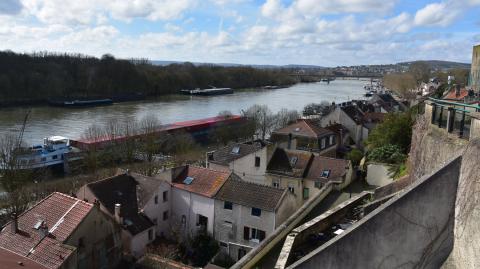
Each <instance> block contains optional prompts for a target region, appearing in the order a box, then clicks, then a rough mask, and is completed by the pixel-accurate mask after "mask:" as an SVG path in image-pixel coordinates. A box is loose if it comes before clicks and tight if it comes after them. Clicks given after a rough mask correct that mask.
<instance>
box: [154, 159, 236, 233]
mask: <svg viewBox="0 0 480 269" xmlns="http://www.w3.org/2000/svg"><path fill="white" fill-rule="evenodd" d="M231 175H232V172H230V171H228V172H227V171H217V170H213V169H209V168H203V167H196V166H190V165H184V166H179V167H175V168H172V169H169V170H167V171H165V172H163V173H162V174H160V175H158V177H159V178H162V179H164V180H167V181H170V182H171V184H172V194H171V219H170V223H171V226H172V227H174V228H175V230H174V231H172V232H173V233H174V234H175V235H177V236H178V240H182V239H185V238H187V237H189V236H195V235H197V234H198V233H207V234H210V235H212V236H213V235H214V228H213V227H214V224H213V221H214V213H215V210H214V204H215V203H214V196H215V195H216V194H217V192H218V190H219V189H220V188H221V187H222V186H223V184H224V183H225V181H227V179H228V178H230V177H231Z"/></svg>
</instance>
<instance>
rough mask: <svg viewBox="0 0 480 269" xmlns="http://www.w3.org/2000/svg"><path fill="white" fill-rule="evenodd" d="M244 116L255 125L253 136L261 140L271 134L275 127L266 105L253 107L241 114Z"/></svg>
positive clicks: (270, 112)
mask: <svg viewBox="0 0 480 269" xmlns="http://www.w3.org/2000/svg"><path fill="white" fill-rule="evenodd" d="M243 114H244V116H245V117H246V118H247V119H249V120H251V121H253V123H254V124H255V134H256V136H257V137H260V138H261V139H262V140H265V138H266V137H267V135H269V134H270V133H271V132H272V129H273V127H274V126H275V121H274V115H273V113H272V111H271V110H270V109H269V108H268V106H266V105H253V106H251V107H249V108H248V109H247V110H246V111H244V112H243Z"/></svg>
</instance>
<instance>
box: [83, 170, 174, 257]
mask: <svg viewBox="0 0 480 269" xmlns="http://www.w3.org/2000/svg"><path fill="white" fill-rule="evenodd" d="M135 177H137V178H140V180H137V179H136V178H135ZM135 177H134V176H133V175H132V174H130V173H128V172H126V173H123V174H119V175H116V176H113V177H110V178H106V179H102V180H99V181H96V182H92V183H89V184H86V185H85V186H83V187H82V188H80V190H79V191H78V192H77V197H78V198H80V199H83V200H85V201H89V202H93V201H98V202H99V203H100V208H101V209H102V210H103V211H104V212H105V213H107V214H108V215H109V216H111V217H113V218H114V219H115V220H116V222H117V223H118V224H120V225H121V227H122V241H123V247H124V251H125V252H126V253H127V254H129V255H132V256H134V257H136V258H138V257H141V256H142V255H143V254H144V253H145V250H146V246H147V245H148V244H149V243H151V242H152V241H153V240H154V239H155V236H156V233H159V234H162V233H165V230H163V227H166V226H168V223H167V224H163V223H161V224H159V222H160V221H161V220H159V219H158V215H159V214H162V212H164V211H162V209H163V210H165V209H164V208H170V206H169V205H167V206H165V205H163V203H164V202H165V201H166V202H167V204H168V201H169V199H170V197H169V196H168V195H169V192H170V191H169V190H170V188H169V186H168V185H169V184H168V183H165V184H166V185H165V184H163V183H162V181H161V180H158V182H152V181H150V180H147V178H145V177H141V176H139V175H137V174H135ZM152 180H154V179H152ZM164 191H167V194H166V200H165V199H164V198H163V193H164ZM160 195H162V196H160ZM160 199H162V200H160ZM152 200H153V202H152ZM155 202H157V203H155ZM153 208H158V210H154V209H153ZM147 212H148V213H150V214H152V215H151V217H152V218H150V217H149V216H147V214H146V213H147ZM167 212H168V209H167ZM167 214H168V213H167ZM154 220H155V221H157V223H155V221H154Z"/></svg>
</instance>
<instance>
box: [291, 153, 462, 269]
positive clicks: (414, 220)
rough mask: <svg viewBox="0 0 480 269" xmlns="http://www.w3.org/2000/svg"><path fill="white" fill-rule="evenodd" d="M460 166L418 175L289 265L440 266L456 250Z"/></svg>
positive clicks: (457, 163)
mask: <svg viewBox="0 0 480 269" xmlns="http://www.w3.org/2000/svg"><path fill="white" fill-rule="evenodd" d="M460 165H461V158H456V159H455V160H453V161H452V162H450V163H448V164H447V165H446V166H444V167H443V168H441V169H440V170H438V171H436V172H435V173H434V174H431V175H427V176H425V177H423V178H421V179H419V180H418V181H417V182H416V183H414V184H413V185H412V186H410V187H409V188H408V189H407V190H405V191H404V192H402V193H400V194H399V195H397V196H396V197H394V198H392V199H390V200H389V201H387V202H386V203H385V204H383V205H381V206H380V207H379V208H377V209H376V210H374V211H373V212H372V213H370V214H369V215H367V216H365V218H363V219H362V220H360V221H359V222H357V223H356V224H354V225H353V226H352V228H351V229H350V230H347V231H345V232H344V233H343V234H341V235H339V236H337V237H336V238H334V240H332V241H331V242H328V243H327V244H325V245H323V246H322V247H320V248H318V249H316V250H314V251H313V252H311V253H310V254H308V255H307V256H305V257H303V258H302V259H300V260H299V261H297V262H295V263H294V264H292V265H291V266H290V267H289V268H318V265H320V264H321V265H322V268H439V267H440V266H441V265H442V264H443V262H444V261H445V259H446V258H447V257H448V255H449V253H450V251H451V250H452V248H453V229H454V208H455V199H456V190H457V185H458V177H459V172H460V171H459V170H460Z"/></svg>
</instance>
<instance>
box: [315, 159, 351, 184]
mask: <svg viewBox="0 0 480 269" xmlns="http://www.w3.org/2000/svg"><path fill="white" fill-rule="evenodd" d="M348 162H349V161H347V160H344V159H335V158H328V157H323V156H315V157H314V159H313V161H312V164H311V166H310V169H309V170H308V174H307V178H308V179H313V180H318V179H320V180H322V181H325V182H326V181H329V180H342V177H343V176H345V174H346V173H347V170H348V167H349V163H348ZM325 170H329V171H330V172H329V175H328V177H322V173H323V171H325Z"/></svg>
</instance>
